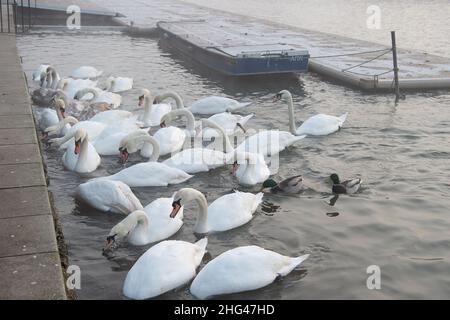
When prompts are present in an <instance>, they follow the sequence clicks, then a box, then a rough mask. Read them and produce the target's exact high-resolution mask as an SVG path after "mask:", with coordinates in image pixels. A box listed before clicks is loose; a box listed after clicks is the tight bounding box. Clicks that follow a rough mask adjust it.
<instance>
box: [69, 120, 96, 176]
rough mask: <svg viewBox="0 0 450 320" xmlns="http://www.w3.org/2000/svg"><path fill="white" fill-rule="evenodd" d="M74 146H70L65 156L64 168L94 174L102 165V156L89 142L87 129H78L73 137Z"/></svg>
mask: <svg viewBox="0 0 450 320" xmlns="http://www.w3.org/2000/svg"><path fill="white" fill-rule="evenodd" d="M73 138H74V140H75V143H74V144H69V146H68V147H67V149H66V152H65V153H64V154H63V157H62V161H63V164H64V167H66V168H67V169H68V170H70V171H75V172H78V173H88V172H92V171H94V170H95V169H97V167H98V166H99V165H100V156H99V155H98V153H97V151H96V150H95V148H94V147H93V146H92V144H91V143H90V142H89V138H88V134H87V132H86V130H85V129H83V128H80V129H78V130H77V131H76V132H75V134H74V135H73Z"/></svg>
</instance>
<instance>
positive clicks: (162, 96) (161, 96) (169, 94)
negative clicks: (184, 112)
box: [153, 91, 184, 109]
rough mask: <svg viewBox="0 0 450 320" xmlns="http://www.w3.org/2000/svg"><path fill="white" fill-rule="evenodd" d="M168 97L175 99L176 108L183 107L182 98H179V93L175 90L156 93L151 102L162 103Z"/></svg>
mask: <svg viewBox="0 0 450 320" xmlns="http://www.w3.org/2000/svg"><path fill="white" fill-rule="evenodd" d="M169 98H172V99H173V100H175V105H176V108H177V109H183V108H184V103H183V99H181V97H180V95H179V94H178V93H176V92H175V91H167V92H164V93H162V94H158V95H157V96H155V99H154V101H153V103H155V104H158V103H162V102H163V101H164V100H166V99H169Z"/></svg>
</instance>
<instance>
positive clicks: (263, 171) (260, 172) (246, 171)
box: [233, 152, 270, 186]
mask: <svg viewBox="0 0 450 320" xmlns="http://www.w3.org/2000/svg"><path fill="white" fill-rule="evenodd" d="M233 156H234V157H235V159H236V160H235V162H234V164H233V174H234V175H235V176H236V178H237V180H238V182H239V184H241V185H244V186H254V185H256V184H258V183H262V182H264V181H266V180H267V178H269V176H270V170H269V167H268V166H267V164H266V162H265V161H264V156H263V155H262V154H259V153H250V152H236V153H235V154H234V155H233Z"/></svg>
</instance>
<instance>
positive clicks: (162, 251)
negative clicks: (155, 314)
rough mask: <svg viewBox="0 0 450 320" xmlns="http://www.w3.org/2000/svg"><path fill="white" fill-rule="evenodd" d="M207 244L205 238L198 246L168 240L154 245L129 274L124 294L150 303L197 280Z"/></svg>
mask: <svg viewBox="0 0 450 320" xmlns="http://www.w3.org/2000/svg"><path fill="white" fill-rule="evenodd" d="M207 243H208V240H207V238H203V239H201V240H199V241H197V242H196V243H189V242H185V241H176V240H166V241H163V242H160V243H158V244H156V245H154V246H153V247H151V248H150V249H148V250H147V251H146V252H145V253H144V254H143V255H142V256H141V257H140V258H139V259H138V260H137V261H136V263H135V264H134V265H133V267H132V268H131V269H130V271H128V274H127V277H126V278H125V282H124V285H123V294H124V295H125V296H127V297H128V298H131V299H148V298H152V297H156V296H159V295H161V294H163V293H165V292H167V291H170V290H173V289H176V288H178V287H180V286H182V285H184V284H186V283H187V282H189V281H190V280H191V279H192V278H194V277H195V275H196V273H197V272H196V269H197V267H198V266H199V265H200V263H201V261H202V259H203V255H204V254H205V252H206V245H207Z"/></svg>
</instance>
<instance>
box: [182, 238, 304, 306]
mask: <svg viewBox="0 0 450 320" xmlns="http://www.w3.org/2000/svg"><path fill="white" fill-rule="evenodd" d="M307 258H308V255H304V256H301V257H298V258H290V257H287V256H282V255H280V254H278V253H276V252H274V251H270V250H265V249H263V248H261V247H258V246H245V247H238V248H234V249H231V250H228V251H226V252H224V253H222V254H221V255H219V256H218V257H217V258H215V259H214V260H212V261H210V262H209V263H208V264H207V265H206V266H205V267H204V268H203V269H202V270H201V271H200V272H199V274H198V275H197V277H196V278H195V279H194V281H193V282H192V285H191V288H190V291H191V293H192V294H193V295H194V296H196V297H197V298H200V299H206V298H208V297H211V296H216V295H221V294H229V293H236V292H242V291H248V290H255V289H258V288H262V287H264V286H266V285H268V284H270V283H272V282H273V281H274V280H275V279H276V277H277V276H279V275H286V274H288V273H289V272H290V271H292V270H293V269H294V268H295V267H296V266H298V265H299V264H300V263H301V262H303V261H304V260H306V259H307Z"/></svg>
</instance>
